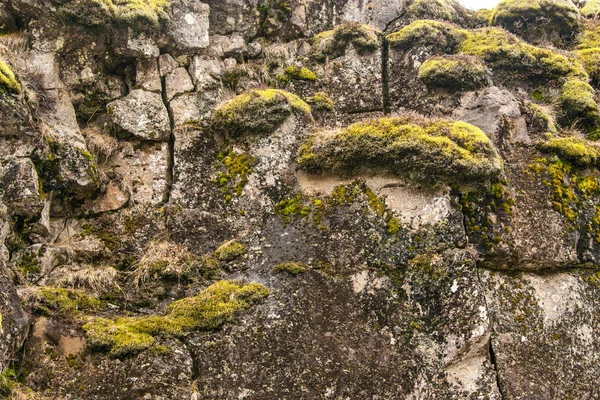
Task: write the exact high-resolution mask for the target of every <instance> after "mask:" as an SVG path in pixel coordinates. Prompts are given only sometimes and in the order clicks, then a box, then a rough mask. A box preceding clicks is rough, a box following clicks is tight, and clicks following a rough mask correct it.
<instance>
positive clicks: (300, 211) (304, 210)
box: [275, 194, 310, 224]
mask: <svg viewBox="0 0 600 400" xmlns="http://www.w3.org/2000/svg"><path fill="white" fill-rule="evenodd" d="M275 212H277V214H279V215H280V216H281V218H283V220H284V222H285V223H286V224H287V223H289V222H290V221H291V219H292V218H305V217H308V216H309V215H310V207H309V206H306V205H304V202H303V201H302V196H300V195H299V194H297V195H295V196H293V197H291V198H289V199H286V200H282V201H280V202H279V203H278V204H277V205H276V206H275Z"/></svg>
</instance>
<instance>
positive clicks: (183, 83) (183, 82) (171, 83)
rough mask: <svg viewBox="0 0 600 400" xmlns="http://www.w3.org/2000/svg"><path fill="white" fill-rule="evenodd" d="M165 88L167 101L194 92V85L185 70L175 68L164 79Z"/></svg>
mask: <svg viewBox="0 0 600 400" xmlns="http://www.w3.org/2000/svg"><path fill="white" fill-rule="evenodd" d="M165 88H166V92H167V100H169V101H171V100H173V97H175V96H178V95H180V94H184V93H186V92H191V91H192V90H194V84H193V83H192V79H191V78H190V75H189V74H188V72H187V70H186V69H185V68H175V69H174V70H173V72H171V73H170V74H168V75H167V77H166V78H165Z"/></svg>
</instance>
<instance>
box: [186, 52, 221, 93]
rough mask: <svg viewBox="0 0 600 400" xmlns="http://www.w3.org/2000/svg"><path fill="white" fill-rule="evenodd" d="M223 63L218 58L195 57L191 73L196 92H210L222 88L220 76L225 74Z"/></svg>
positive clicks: (191, 64)
mask: <svg viewBox="0 0 600 400" xmlns="http://www.w3.org/2000/svg"><path fill="white" fill-rule="evenodd" d="M223 69H224V65H223V61H221V60H220V59H218V58H210V57H204V56H200V55H196V56H194V58H193V59H192V62H191V63H190V67H189V72H190V75H191V77H192V80H193V81H194V85H195V86H196V90H198V91H203V90H210V89H215V88H219V87H220V86H221V82H220V79H219V78H220V76H221V74H222V73H223Z"/></svg>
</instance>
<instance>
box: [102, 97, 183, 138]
mask: <svg viewBox="0 0 600 400" xmlns="http://www.w3.org/2000/svg"><path fill="white" fill-rule="evenodd" d="M107 110H108V114H109V115H110V117H111V120H112V123H113V124H114V126H115V128H116V129H117V130H118V131H124V132H127V133H129V134H131V135H134V136H136V137H138V138H140V139H144V140H156V141H162V140H168V139H169V135H170V132H171V127H170V124H169V115H168V113H167V109H166V108H165V105H164V103H163V101H162V98H161V95H160V94H157V93H152V92H147V91H144V90H141V89H136V90H133V91H132V92H131V93H129V94H128V95H127V96H126V97H124V98H122V99H120V100H115V101H113V102H112V103H109V104H108V105H107Z"/></svg>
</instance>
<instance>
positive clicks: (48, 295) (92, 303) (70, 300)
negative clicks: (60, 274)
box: [28, 286, 102, 315]
mask: <svg viewBox="0 0 600 400" xmlns="http://www.w3.org/2000/svg"><path fill="white" fill-rule="evenodd" d="M28 303H29V304H31V307H32V308H33V310H35V311H37V312H41V313H44V314H47V315H52V314H54V313H58V314H60V315H73V314H78V313H85V312H89V311H94V310H98V309H100V308H101V307H102V302H101V301H100V300H98V299H97V298H96V297H93V296H90V295H88V294H87V293H85V292H84V291H83V290H78V289H63V288H54V287H49V286H42V287H39V288H36V289H34V291H33V293H32V294H31V295H30V296H29V298H28Z"/></svg>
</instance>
